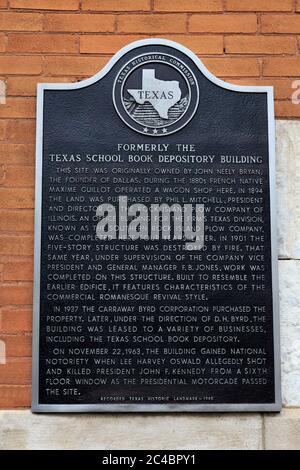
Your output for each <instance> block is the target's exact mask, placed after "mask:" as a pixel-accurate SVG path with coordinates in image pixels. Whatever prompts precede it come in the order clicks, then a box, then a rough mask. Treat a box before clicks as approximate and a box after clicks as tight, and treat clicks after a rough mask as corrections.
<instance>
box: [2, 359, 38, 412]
mask: <svg viewBox="0 0 300 470" xmlns="http://www.w3.org/2000/svg"><path fill="white" fill-rule="evenodd" d="M0 367H1V379H0V382H1V385H26V384H28V385H29V384H30V383H31V360H30V359H29V358H17V359H16V358H10V359H8V360H7V363H6V364H5V365H1V366H0ZM0 390H1V388H0ZM0 406H1V403H0Z"/></svg>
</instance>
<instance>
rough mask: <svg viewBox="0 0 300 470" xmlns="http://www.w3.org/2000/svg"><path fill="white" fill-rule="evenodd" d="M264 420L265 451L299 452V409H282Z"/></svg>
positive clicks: (266, 416)
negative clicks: (277, 413)
mask: <svg viewBox="0 0 300 470" xmlns="http://www.w3.org/2000/svg"><path fill="white" fill-rule="evenodd" d="M264 420H265V423H264V424H265V425H264V442H265V449H267V450H272V449H273V450H300V409H284V410H282V412H281V413H280V414H279V415H274V414H270V415H265V417H264Z"/></svg>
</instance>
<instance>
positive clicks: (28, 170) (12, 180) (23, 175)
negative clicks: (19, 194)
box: [4, 165, 34, 188]
mask: <svg viewBox="0 0 300 470" xmlns="http://www.w3.org/2000/svg"><path fill="white" fill-rule="evenodd" d="M4 186H12V187H14V186H20V187H23V188H24V187H33V186H34V167H33V166H21V165H18V166H12V165H9V166H7V167H6V172H5V180H4Z"/></svg>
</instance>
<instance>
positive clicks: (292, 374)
mask: <svg viewBox="0 0 300 470" xmlns="http://www.w3.org/2000/svg"><path fill="white" fill-rule="evenodd" d="M299 281H300V260H289V261H279V297H280V326H281V328H280V329H281V331H280V336H281V364H282V366H281V369H282V394H283V403H284V404H285V405H289V406H300V286H299Z"/></svg>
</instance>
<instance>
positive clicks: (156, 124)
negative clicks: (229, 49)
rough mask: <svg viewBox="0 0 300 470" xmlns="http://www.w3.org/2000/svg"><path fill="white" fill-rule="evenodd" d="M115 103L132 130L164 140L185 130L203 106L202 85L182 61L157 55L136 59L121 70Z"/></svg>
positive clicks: (120, 114)
mask: <svg viewBox="0 0 300 470" xmlns="http://www.w3.org/2000/svg"><path fill="white" fill-rule="evenodd" d="M113 102H114V106H115V109H116V111H117V113H118V115H119V116H120V118H121V119H122V120H123V121H124V122H125V124H127V126H129V127H130V128H131V129H133V130H135V131H137V132H139V133H141V134H145V135H150V136H153V137H162V136H166V135H169V134H172V133H174V132H176V131H178V130H180V129H182V128H183V127H184V126H186V124H187V123H188V122H189V121H190V120H191V119H192V117H193V116H194V114H195V112H196V110H197V107H198V103H199V88H198V83H197V80H196V78H195V75H194V74H193V72H192V70H191V69H190V68H189V67H188V66H187V64H186V63H184V62H183V61H182V60H181V59H178V58H177V57H173V56H171V55H168V54H163V53H159V52H153V53H148V54H142V55H139V56H136V57H134V58H133V59H132V60H130V61H129V62H127V63H126V64H125V65H124V66H123V67H122V69H121V70H119V72H118V74H117V77H116V79H115V82H114V86H113Z"/></svg>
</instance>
